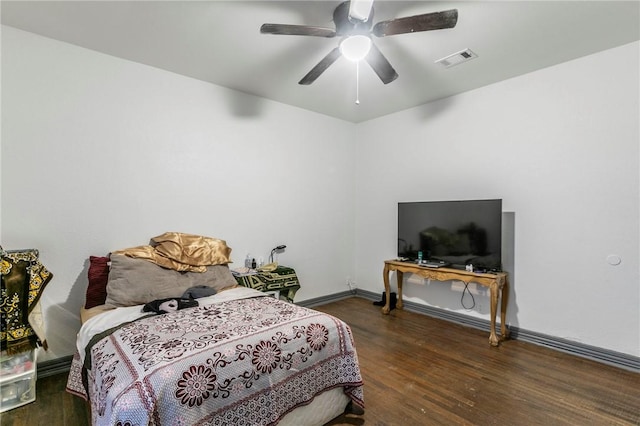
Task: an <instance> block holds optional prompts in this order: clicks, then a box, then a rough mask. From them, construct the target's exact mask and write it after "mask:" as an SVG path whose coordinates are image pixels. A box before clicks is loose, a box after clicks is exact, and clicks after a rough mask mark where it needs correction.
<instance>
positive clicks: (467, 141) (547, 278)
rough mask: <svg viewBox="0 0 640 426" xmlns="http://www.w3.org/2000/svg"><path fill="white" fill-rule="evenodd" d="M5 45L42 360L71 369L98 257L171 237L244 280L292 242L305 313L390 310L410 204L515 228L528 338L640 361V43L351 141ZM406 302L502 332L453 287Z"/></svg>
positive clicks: (114, 70) (414, 289) (109, 66)
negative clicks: (224, 250) (392, 274)
mask: <svg viewBox="0 0 640 426" xmlns="http://www.w3.org/2000/svg"><path fill="white" fill-rule="evenodd" d="M2 30H3V33H2V36H3V38H2V145H1V153H0V155H1V157H0V158H1V161H2V170H1V175H0V179H1V184H2V186H1V188H0V190H1V197H2V198H1V201H2V205H1V209H0V211H1V220H2V223H1V227H0V230H1V232H2V234H1V238H0V241H1V242H2V244H3V246H4V247H5V248H26V247H37V248H39V249H40V251H41V258H42V260H43V262H44V264H45V265H46V266H47V267H48V268H49V269H50V270H51V271H52V272H53V273H54V275H55V277H54V279H53V281H52V282H51V283H50V285H49V287H47V289H46V290H45V293H44V297H43V305H44V307H45V318H46V320H47V329H48V334H49V341H50V344H51V350H50V351H49V352H48V353H46V354H43V357H41V358H40V359H41V360H44V359H48V358H57V357H60V356H64V355H68V354H71V353H72V352H73V350H74V348H73V346H74V339H75V332H76V330H77V328H78V326H79V322H78V309H79V307H80V306H81V304H82V302H83V298H84V291H85V286H86V268H87V258H88V256H89V255H102V254H106V253H107V252H108V251H110V250H114V249H118V248H124V247H129V246H132V245H139V244H144V243H146V242H147V241H148V239H149V238H150V237H152V236H154V235H157V234H160V233H162V232H165V231H168V230H176V231H182V232H192V233H198V234H203V235H209V236H214V237H219V238H224V239H226V240H227V242H228V243H229V245H230V246H231V247H232V248H233V250H234V251H233V258H234V260H235V261H236V262H238V263H241V262H242V259H243V258H244V256H245V254H246V253H247V251H250V252H251V253H252V254H256V255H263V256H267V255H268V253H269V251H270V249H271V248H272V247H274V246H275V245H277V244H282V243H284V244H287V246H288V248H287V251H286V252H285V253H284V254H282V255H281V256H280V259H279V260H280V262H281V263H283V264H288V265H291V266H294V267H295V268H296V270H297V272H298V274H299V276H300V278H301V281H302V289H301V290H300V292H299V293H298V298H297V300H305V299H309V298H313V297H318V296H322V295H327V294H332V293H336V292H339V291H343V290H346V285H345V278H346V276H351V277H356V283H357V285H358V287H359V288H363V289H368V290H372V291H376V292H378V291H382V276H381V275H382V263H383V260H384V259H388V258H392V257H394V256H395V250H396V242H395V232H396V217H395V216H396V208H397V206H396V203H397V202H398V201H411V200H439V199H464V198H503V200H504V204H503V207H504V210H505V211H506V212H508V213H507V215H506V218H507V222H509V221H512V220H513V221H514V223H515V226H514V229H513V231H514V233H515V238H514V240H513V241H511V242H510V244H511V245H512V246H513V247H514V248H515V250H514V251H512V252H510V253H505V255H506V258H507V259H514V260H513V261H511V260H508V261H507V262H506V263H507V266H508V270H509V272H510V274H511V282H512V285H513V291H512V297H511V300H510V306H509V315H508V319H509V322H510V323H511V324H512V325H517V326H519V327H521V328H524V329H527V330H532V331H538V332H541V333H546V334H550V335H554V336H559V337H564V338H568V339H572V340H576V341H580V342H583V343H586V344H591V345H595V346H598V347H602V348H607V349H610V350H615V351H620V352H624V353H629V354H632V355H636V356H637V355H640V353H639V349H638V348H639V347H640V344H639V343H640V342H639V341H638V339H639V338H638V336H639V335H640V330H639V327H640V325H639V322H640V321H639V320H640V318H639V317H640V314H639V309H638V306H639V303H638V302H639V297H640V295H639V289H638V282H639V281H640V276H639V274H640V267H639V265H638V257H639V253H638V246H639V234H640V229H639V226H638V217H639V205H640V202H639V193H640V189H639V180H640V179H639V176H638V170H639V158H638V157H639V149H638V148H639V147H638V144H639V140H640V131H639V129H638V126H639V124H638V114H639V109H640V108H639V106H638V91H639V87H638V75H639V74H640V72H639V66H638V61H639V59H638V47H639V44H638V43H634V44H631V45H628V46H623V47H620V48H617V49H612V50H609V51H606V52H602V53H599V54H596V55H592V56H589V57H585V58H582V59H579V60H576V61H572V62H569V63H566V64H562V65H559V66H556V67H553V68H548V69H545V70H541V71H539V72H536V73H532V74H529V75H525V76H522V77H519V78H515V79H512V80H509V81H505V82H502V83H499V84H495V85H492V86H488V87H485V88H483V89H480V90H476V91H473V92H469V93H466V94H462V95H459V96H455V97H452V98H449V99H445V100H442V101H439V102H434V103H431V104H428V105H424V106H422V107H418V108H413V109H411V110H407V111H404V112H401V113H398V114H394V115H390V116H387V117H383V118H380V119H377V120H373V121H370V122H367V123H362V124H359V125H353V124H351V123H346V122H343V121H340V120H335V119H332V118H328V117H325V116H321V115H317V114H314V113H310V112H306V111H303V110H300V109H296V108H292V107H288V106H285V105H282V104H278V103H275V102H271V101H268V100H265V99H260V98H256V97H252V96H248V95H244V94H241V93H239V92H235V91H232V90H227V89H224V88H221V87H218V86H213V85H210V84H207V83H204V82H201V81H197V80H193V79H189V78H186V77H182V76H178V75H175V74H172V73H168V72H165V71H161V70H158V69H154V68H150V67H147V66H143V65H140V64H135V63H132V62H128V61H124V60H121V59H117V58H114V57H110V56H107V55H102V54H99V53H96V52H92V51H89V50H86V49H82V48H78V47H74V46H71V45H68V44H65V43H60V42H57V41H54V40H51V39H46V38H42V37H39V36H36V35H34V34H30V33H26V32H22V31H19V30H15V29H12V28H8V27H3V28H2ZM612 64H616V66H613V65H612ZM355 138H357V144H355V143H354V142H353V141H354V140H355ZM354 165H355V172H354V171H353V169H354ZM354 223H355V224H356V226H355V227H354ZM612 253H614V254H617V255H619V256H621V258H622V264H621V265H619V266H616V267H614V266H611V265H608V264H607V263H606V261H605V258H606V256H607V255H609V254H612ZM354 256H355V257H354ZM405 294H406V296H408V297H407V299H409V300H412V301H415V302H418V303H425V304H427V303H428V304H431V305H434V306H439V307H441V308H445V309H450V310H455V311H460V312H462V313H466V314H468V315H472V316H477V317H482V318H488V306H487V298H486V297H484V298H483V297H477V301H478V303H479V305H480V308H478V309H477V310H475V311H470V312H468V311H465V310H464V309H462V308H461V307H460V302H459V297H460V293H456V292H452V291H451V289H450V288H448V287H447V286H446V285H442V284H441V283H432V284H431V285H430V286H428V287H427V286H424V287H423V286H418V285H413V284H406V285H405Z"/></svg>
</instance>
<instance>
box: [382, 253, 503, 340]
mask: <svg viewBox="0 0 640 426" xmlns="http://www.w3.org/2000/svg"><path fill="white" fill-rule="evenodd" d="M391 271H396V276H397V279H398V302H397V304H396V308H397V309H402V278H403V275H404V273H405V272H409V273H412V274H416V275H420V276H421V277H424V278H428V279H432V280H436V281H451V280H456V281H462V282H465V283H467V284H468V283H470V282H474V283H477V284H480V285H482V286H485V287H489V289H490V291H491V333H490V334H489V343H490V344H491V346H498V345H499V344H500V340H504V339H506V338H507V337H508V331H507V325H506V316H507V302H508V299H509V283H508V280H507V274H506V273H505V272H498V273H491V274H483V273H477V272H469V271H463V270H459V269H452V268H429V267H425V266H418V265H417V264H415V263H407V262H400V261H397V260H385V262H384V272H383V280H384V290H385V292H386V296H387V297H386V299H385V300H386V304H385V305H384V306H383V307H382V313H383V314H385V315H388V314H389V311H390V310H391V309H390V308H389V300H390V299H389V298H390V294H389V293H390V291H389V274H390V273H391ZM498 294H500V299H501V300H500V301H501V304H500V334H501V336H500V337H501V338H500V339H499V338H498V336H496V312H497V310H498Z"/></svg>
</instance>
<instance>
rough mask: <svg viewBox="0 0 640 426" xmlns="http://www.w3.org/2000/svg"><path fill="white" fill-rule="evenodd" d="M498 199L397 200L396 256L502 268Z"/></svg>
mask: <svg viewBox="0 0 640 426" xmlns="http://www.w3.org/2000/svg"><path fill="white" fill-rule="evenodd" d="M501 246H502V200H501V199H494V200H460V201H425V202H401V203H398V258H402V259H406V260H408V261H416V260H417V259H418V256H419V252H422V253H421V254H422V259H423V260H424V261H430V262H431V261H433V262H446V263H447V264H450V265H451V266H453V267H460V268H465V267H466V265H473V268H474V269H475V270H485V271H500V270H501V268H502V252H501Z"/></svg>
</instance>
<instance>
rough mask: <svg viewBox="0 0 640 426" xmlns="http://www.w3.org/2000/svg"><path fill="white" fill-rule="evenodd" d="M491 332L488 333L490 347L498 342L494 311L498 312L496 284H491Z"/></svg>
mask: <svg viewBox="0 0 640 426" xmlns="http://www.w3.org/2000/svg"><path fill="white" fill-rule="evenodd" d="M490 289H491V332H490V333H489V343H490V344H491V346H498V345H499V344H500V341H499V340H498V336H497V335H496V311H497V310H498V282H497V280H496V281H494V282H492V283H491V287H490Z"/></svg>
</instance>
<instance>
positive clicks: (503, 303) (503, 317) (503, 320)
mask: <svg viewBox="0 0 640 426" xmlns="http://www.w3.org/2000/svg"><path fill="white" fill-rule="evenodd" d="M508 303H509V280H508V279H507V277H504V283H503V286H502V294H501V295H500V309H501V311H500V333H501V334H502V336H501V337H502V340H505V339H508V338H509V330H508V329H507V304H508Z"/></svg>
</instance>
